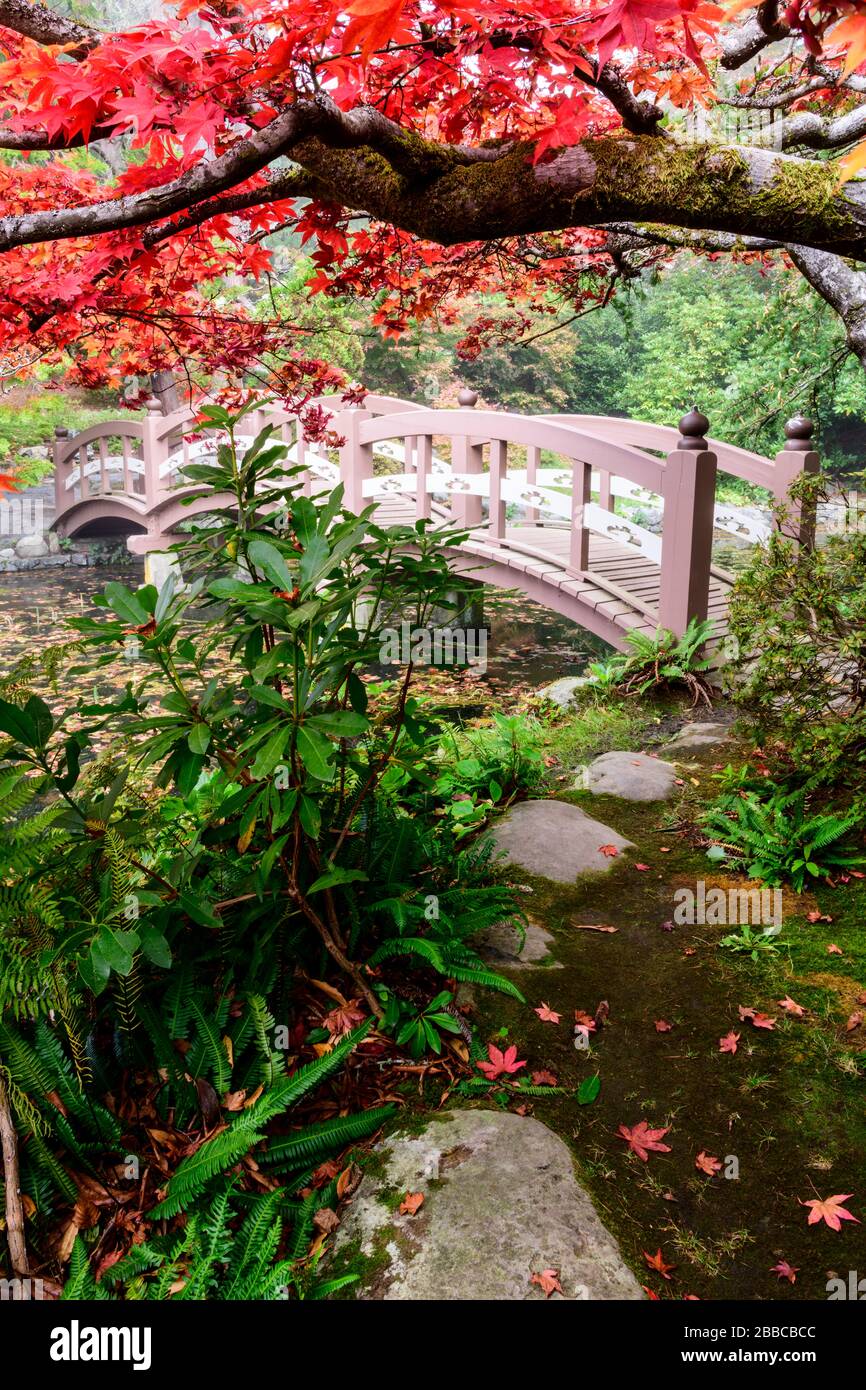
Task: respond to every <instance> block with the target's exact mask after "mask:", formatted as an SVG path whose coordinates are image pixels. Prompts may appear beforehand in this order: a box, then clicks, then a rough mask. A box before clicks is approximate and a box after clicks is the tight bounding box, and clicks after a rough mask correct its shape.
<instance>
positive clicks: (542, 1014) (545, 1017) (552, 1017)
mask: <svg viewBox="0 0 866 1390" xmlns="http://www.w3.org/2000/svg"><path fill="white" fill-rule="evenodd" d="M532 1012H533V1013H536V1014H538V1017H539V1018H540V1019H541V1021H542V1023H558V1022H559V1020H560V1019H561V1018H562V1014H558V1013H556V1011H555V1010H554V1009H551V1007H550V1005H549V1004H545V1003H544V1001H543V1000H542V1002H541V1004H540V1005H539V1006H538V1008H537V1009H533V1011H532Z"/></svg>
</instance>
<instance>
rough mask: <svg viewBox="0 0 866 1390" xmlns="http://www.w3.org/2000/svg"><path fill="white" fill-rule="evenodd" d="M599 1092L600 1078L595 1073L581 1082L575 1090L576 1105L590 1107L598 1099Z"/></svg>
mask: <svg viewBox="0 0 866 1390" xmlns="http://www.w3.org/2000/svg"><path fill="white" fill-rule="evenodd" d="M600 1090H601V1077H600V1076H599V1075H598V1073H596V1075H595V1076H587V1077H585V1078H584V1079H583V1081H581V1083H580V1085H579V1086H578V1088H577V1103H578V1105H592V1102H593V1101H594V1100H597V1099H598V1093H599V1091H600Z"/></svg>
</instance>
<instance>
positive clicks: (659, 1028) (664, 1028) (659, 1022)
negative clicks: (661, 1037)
mask: <svg viewBox="0 0 866 1390" xmlns="http://www.w3.org/2000/svg"><path fill="white" fill-rule="evenodd" d="M655 1022H656V1032H657V1033H669V1032H670V1031H671V1029H672V1028H673V1026H674V1025H673V1024H672V1023H668V1021H667V1019H666V1018H657V1019H656V1021H655Z"/></svg>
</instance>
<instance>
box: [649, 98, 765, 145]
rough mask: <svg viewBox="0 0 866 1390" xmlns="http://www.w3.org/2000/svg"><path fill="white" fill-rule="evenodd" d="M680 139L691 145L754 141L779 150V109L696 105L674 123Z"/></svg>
mask: <svg viewBox="0 0 866 1390" xmlns="http://www.w3.org/2000/svg"><path fill="white" fill-rule="evenodd" d="M675 129H676V132H677V134H678V135H679V137H680V139H683V140H686V141H688V142H689V143H690V144H693V145H753V146H754V145H758V146H760V147H761V148H762V149H768V150H781V148H782V136H783V133H784V120H783V117H782V114H781V113H780V112H779V111H758V110H753V109H751V108H746V107H741V106H714V107H713V108H712V110H711V111H705V110H704V109H703V108H702V107H696V108H695V109H694V110H692V111H687V112H685V114H684V117H683V121H682V124H681V125H678V126H676V127H675Z"/></svg>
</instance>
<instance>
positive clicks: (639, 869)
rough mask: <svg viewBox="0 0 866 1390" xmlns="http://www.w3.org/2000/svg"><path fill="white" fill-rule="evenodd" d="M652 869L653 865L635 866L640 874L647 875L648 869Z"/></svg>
mask: <svg viewBox="0 0 866 1390" xmlns="http://www.w3.org/2000/svg"><path fill="white" fill-rule="evenodd" d="M650 867H651V865H649V864H635V868H636V869H637V871H638V873H641V874H644V873H646V871H647V869H649V868H650Z"/></svg>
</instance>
